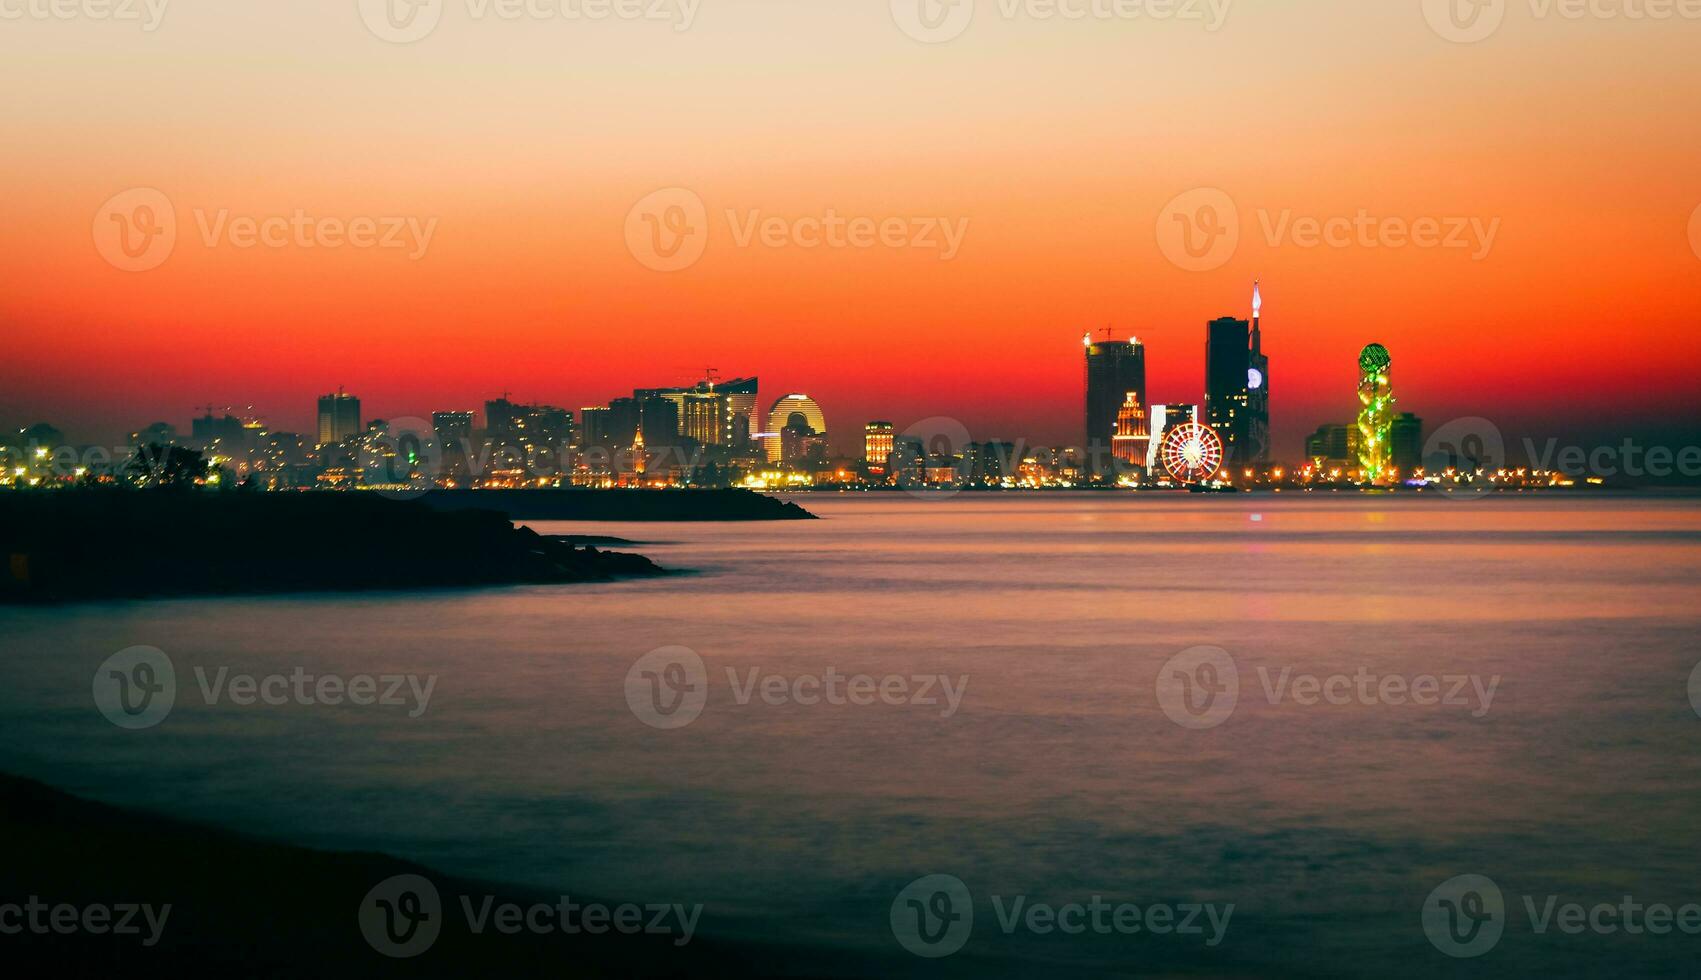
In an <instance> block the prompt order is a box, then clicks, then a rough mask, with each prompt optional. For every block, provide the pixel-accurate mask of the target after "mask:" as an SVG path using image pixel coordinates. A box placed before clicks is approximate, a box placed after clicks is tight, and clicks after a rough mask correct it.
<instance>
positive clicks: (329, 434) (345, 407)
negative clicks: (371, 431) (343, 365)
mask: <svg viewBox="0 0 1701 980" xmlns="http://www.w3.org/2000/svg"><path fill="white" fill-rule="evenodd" d="M359 433H360V399H358V398H356V397H354V396H353V395H345V394H343V392H342V390H341V389H338V390H337V393H336V394H334V395H321V396H319V445H321V446H328V445H333V444H335V443H340V442H342V441H343V440H344V439H347V438H348V437H349V436H353V435H358V434H359Z"/></svg>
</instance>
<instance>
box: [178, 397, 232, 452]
mask: <svg viewBox="0 0 1701 980" xmlns="http://www.w3.org/2000/svg"><path fill="white" fill-rule="evenodd" d="M189 438H190V439H191V440H193V441H194V442H195V443H196V444H197V445H199V446H201V447H203V448H211V447H212V446H213V444H214V443H218V442H222V443H224V444H226V445H227V446H233V445H236V444H237V443H239V442H241V441H242V420H241V419H239V418H236V417H235V416H232V415H225V416H222V417H221V416H216V415H214V414H213V413H212V410H211V408H210V407H209V409H208V411H207V414H205V415H203V416H201V417H200V418H197V419H193V420H191V421H190V424H189Z"/></svg>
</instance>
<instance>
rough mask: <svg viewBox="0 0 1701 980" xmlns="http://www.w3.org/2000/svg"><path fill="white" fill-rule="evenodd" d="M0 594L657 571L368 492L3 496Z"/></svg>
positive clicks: (492, 581)
mask: <svg viewBox="0 0 1701 980" xmlns="http://www.w3.org/2000/svg"><path fill="white" fill-rule="evenodd" d="M0 560H4V561H5V563H6V564H5V565H4V566H3V567H0V602H53V601H66V600H78V599H118V598H145V597H154V596H183V595H235V594H254V593H268V592H303V591H357V590H377V589H418V588H447V587H465V586H489V585H517V584H556V583H571V582H597V581H607V580H609V579H612V578H617V577H624V576H641V575H660V574H663V572H662V569H660V568H658V567H657V566H656V565H655V564H653V563H652V562H651V561H650V560H649V559H648V558H644V557H642V556H640V555H628V554H619V553H615V552H606V551H600V550H598V549H597V548H596V547H594V546H587V547H582V548H581V547H575V545H574V543H573V542H572V541H570V540H568V539H565V538H555V537H548V536H543V535H539V534H536V533H535V532H533V531H531V530H529V529H526V528H516V527H514V526H513V524H512V522H511V521H510V520H509V518H508V516H507V515H506V514H504V513H500V512H496V511H491V510H457V511H452V512H443V511H438V510H434V509H432V508H430V507H427V506H426V505H425V504H422V503H420V502H418V501H408V500H393V499H389V498H385V497H381V496H378V495H376V494H367V493H300V494H286V493H244V492H222V493H221V492H207V491H199V490H148V491H131V490H87V491H70V490H66V491H54V492H51V493H9V494H0Z"/></svg>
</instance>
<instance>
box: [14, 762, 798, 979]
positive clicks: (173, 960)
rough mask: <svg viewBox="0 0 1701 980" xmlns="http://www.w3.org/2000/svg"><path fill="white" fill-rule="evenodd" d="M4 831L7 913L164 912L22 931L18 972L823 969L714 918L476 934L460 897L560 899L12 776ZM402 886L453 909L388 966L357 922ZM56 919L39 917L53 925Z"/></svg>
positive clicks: (724, 972)
mask: <svg viewBox="0 0 1701 980" xmlns="http://www.w3.org/2000/svg"><path fill="white" fill-rule="evenodd" d="M0 834H4V835H5V838H6V840H7V841H8V842H9V846H8V848H7V857H6V860H5V861H4V862H0V903H4V904H15V905H18V906H20V907H22V906H24V905H25V904H26V903H28V902H29V901H30V900H31V899H34V900H36V901H37V902H38V903H40V904H44V905H46V906H49V907H54V906H73V907H76V908H77V909H78V910H79V911H82V910H86V909H88V908H89V907H90V906H103V907H108V908H121V907H126V906H141V905H146V906H149V907H150V908H151V909H152V910H153V911H155V912H156V913H157V912H160V911H164V912H166V914H165V915H164V916H163V925H162V926H161V927H160V928H158V929H157V930H155V929H150V926H149V925H148V923H147V920H145V919H144V918H143V917H142V916H141V915H136V916H134V917H133V921H132V923H131V926H132V927H134V928H136V929H137V930H138V931H137V932H129V933H126V934H115V933H114V931H113V930H112V926H114V925H116V924H117V923H118V919H119V918H120V916H119V915H117V914H114V915H113V916H112V917H111V921H109V922H107V923H105V925H104V926H103V930H102V931H100V932H94V931H91V930H89V929H87V928H83V927H81V926H82V921H83V920H81V919H79V920H78V923H77V925H75V926H72V927H70V928H62V929H54V928H41V929H32V928H29V927H28V926H27V922H25V921H23V920H20V921H19V922H18V923H15V924H20V925H22V926H23V928H21V929H20V931H19V932H17V933H15V934H9V935H6V936H4V937H0V938H3V940H4V942H3V944H0V947H3V949H4V952H5V958H4V962H5V963H6V965H7V966H8V967H9V968H11V970H12V975H14V976H49V975H51V976H65V977H83V976H88V977H97V976H98V977H109V976H116V975H124V974H129V975H135V976H251V977H300V976H315V977H345V976H346V977H368V976H410V977H418V976H444V977H448V976H453V977H478V976H489V977H499V976H567V977H633V976H644V977H669V976H764V975H769V976H779V975H789V976H795V975H800V974H801V973H802V972H804V969H805V968H806V967H807V965H808V964H809V963H811V962H815V963H817V964H819V962H820V960H819V957H815V956H810V955H808V954H807V953H805V952H803V951H800V950H794V949H786V948H784V947H771V948H770V947H759V948H758V947H748V946H733V945H729V944H727V943H725V942H723V941H719V940H716V939H714V938H711V937H709V936H706V935H704V932H706V931H708V930H709V928H710V927H711V925H712V923H710V922H708V921H707V920H704V919H700V920H699V922H698V924H699V926H700V927H701V928H700V929H699V931H698V932H697V934H696V935H694V936H693V937H692V939H691V940H690V941H689V942H688V943H686V944H684V945H679V944H676V942H675V939H676V938H677V937H676V936H670V935H644V934H621V933H619V932H617V931H614V930H608V931H605V932H602V933H600V934H593V933H590V932H587V931H579V932H576V933H572V934H568V933H564V932H559V931H555V932H547V933H534V932H530V931H525V930H522V931H519V932H517V933H509V932H502V931H498V930H497V929H494V928H489V927H488V926H487V928H485V929H484V930H483V931H482V932H480V931H475V930H474V929H472V928H470V927H469V925H468V922H467V920H466V918H465V917H464V916H463V915H462V914H461V907H460V898H461V897H463V896H477V897H478V898H479V899H480V901H483V900H484V899H486V898H489V899H491V900H493V901H494V902H495V903H499V904H509V903H513V904H518V905H520V906H521V907H529V906H531V905H534V904H539V903H542V904H548V903H552V902H554V901H556V900H558V899H560V898H561V896H560V895H546V894H542V893H538V892H535V891H531V890H527V889H522V888H515V887H512V886H507V885H502V884H496V883H490V882H482V881H475V880H469V879H461V878H455V877H451V876H448V875H441V874H438V873H436V872H434V871H431V870H430V869H427V868H423V867H420V866H419V865H416V864H412V863H409V862H406V861H402V860H399V859H396V858H392V857H389V856H386V855H382V854H372V853H348V852H341V853H339V852H331V851H318V850H312V849H309V848H304V847H296V846H292V845H288V844H280V843H274V842H270V841H265V840H259V839H253V838H248V837H244V836H241V835H238V834H233V833H228V832H225V831H221V830H217V829H214V828H210V827H204V826H200V825H197V824H193V823H188V822H183V821H178V820H173V819H170V818H166V817H160V816H155V815H152V814H147V813H138V812H135V811H131V810H125V809H119V808H116V807H111V806H106V805H104V804H100V803H94V802H90V801H88V800H83V799H79V798H77V797H74V796H71V795H68V794H66V793H62V792H60V791H58V790H55V789H52V788H50V787H47V786H44V785H42V784H41V783H38V782H35V781H33V780H28V779H21V778H18V777H15V776H9V775H4V774H0ZM396 875H420V876H423V877H425V878H426V879H427V880H428V881H430V882H431V883H432V884H433V886H434V887H435V888H436V889H437V890H438V892H439V893H440V895H441V900H442V904H443V908H442V921H441V933H440V934H439V935H438V936H437V938H436V940H435V941H434V942H433V943H432V944H431V945H430V946H429V948H427V949H426V950H425V951H423V952H422V953H420V954H419V955H417V956H415V957H413V958H408V959H391V958H388V957H387V956H385V955H381V954H380V953H379V952H378V951H376V950H375V949H374V948H373V947H372V946H371V945H370V944H369V943H368V941H367V940H366V939H365V938H364V936H363V933H362V930H361V927H360V921H359V911H360V910H361V908H362V907H363V904H364V902H365V900H366V899H367V897H368V895H369V892H370V891H371V890H372V889H373V888H374V886H377V885H379V883H381V882H384V881H386V880H388V879H390V878H392V877H393V876H396ZM571 897H572V899H573V900H574V901H577V902H581V903H585V902H601V903H603V904H607V905H611V906H614V905H618V904H620V903H618V902H603V900H602V899H600V898H599V897H597V896H583V895H579V894H573V895H572V896H571ZM665 897H666V896H657V898H665ZM167 905H169V906H170V909H169V910H164V909H163V906H167ZM27 914H28V913H27V912H19V913H17V915H27ZM48 915H49V913H41V915H40V919H41V921H42V922H44V923H47V924H49V925H51V922H52V920H51V919H50V918H49V917H48ZM14 918H16V916H14ZM156 918H158V917H157V916H156ZM150 938H151V939H152V940H153V942H151V943H148V944H145V941H146V940H148V939H150Z"/></svg>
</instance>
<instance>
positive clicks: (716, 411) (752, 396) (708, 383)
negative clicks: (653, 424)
mask: <svg viewBox="0 0 1701 980" xmlns="http://www.w3.org/2000/svg"><path fill="white" fill-rule="evenodd" d="M756 391H757V379H755V378H734V379H733V380H731V381H725V382H717V381H715V374H714V371H713V370H712V369H711V370H710V371H709V376H708V377H707V378H706V379H704V380H703V381H699V382H698V383H697V384H695V385H693V386H691V387H689V388H639V389H637V390H636V391H634V392H633V393H632V396H633V398H635V399H637V400H638V401H639V402H640V403H642V402H646V401H649V400H650V399H652V398H665V399H667V400H668V401H670V402H672V403H673V404H674V406H675V407H676V409H677V410H678V414H679V429H678V433H677V434H678V435H683V436H687V437H689V438H691V439H695V440H697V441H698V442H700V443H702V444H704V445H707V446H727V447H729V448H732V449H740V448H743V447H744V446H746V445H747V444H748V443H749V441H750V437H751V435H753V434H754V433H755V431H756V421H757V419H756ZM691 402H697V403H698V404H697V405H695V406H693V405H691V404H689V403H691ZM653 435H654V433H650V434H647V435H646V436H645V438H646V439H650V438H651V437H652V436H653Z"/></svg>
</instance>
